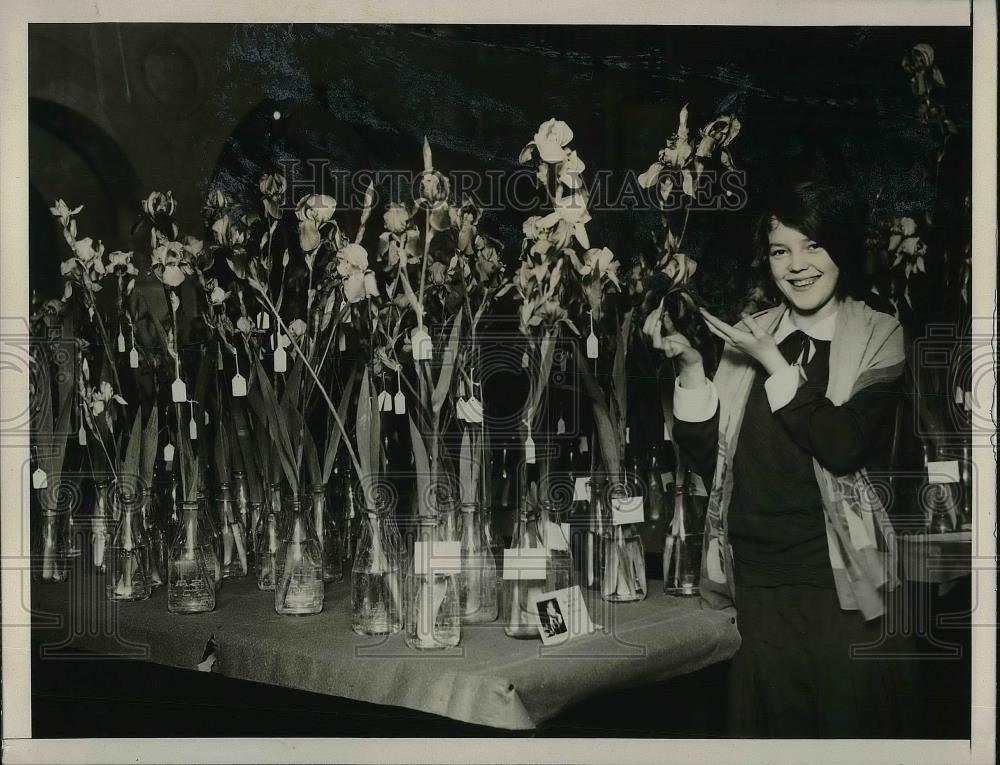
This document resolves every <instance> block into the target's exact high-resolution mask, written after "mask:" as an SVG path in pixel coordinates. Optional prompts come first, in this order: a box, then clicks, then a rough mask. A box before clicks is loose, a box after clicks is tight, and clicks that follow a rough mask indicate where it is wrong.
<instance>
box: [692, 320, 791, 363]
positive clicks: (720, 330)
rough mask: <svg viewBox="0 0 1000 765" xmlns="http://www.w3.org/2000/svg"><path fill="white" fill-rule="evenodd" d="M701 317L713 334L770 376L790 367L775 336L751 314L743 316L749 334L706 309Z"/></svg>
mask: <svg viewBox="0 0 1000 765" xmlns="http://www.w3.org/2000/svg"><path fill="white" fill-rule="evenodd" d="M701 315H702V316H703V317H705V323H706V324H707V325H708V328H709V330H710V331H711V332H712V334H714V335H716V336H717V337H721V338H722V339H723V340H725V341H726V342H727V343H729V344H730V345H732V346H733V347H735V348H738V349H739V350H741V351H743V352H744V353H745V354H747V355H748V356H750V357H751V358H752V359H754V360H756V361H757V362H758V363H759V364H760V365H761V366H762V367H764V369H765V370H766V371H767V373H768V374H769V375H773V374H774V373H775V372H778V371H780V370H781V369H783V368H785V367H787V366H788V362H787V361H785V357H784V356H782V355H781V351H780V350H778V344H777V343H776V342H775V341H774V336H773V335H772V334H771V333H770V332H767V331H765V330H764V329H763V328H761V326H760V325H759V324H758V323H757V320H756V319H754V317H753V316H751V315H750V314H748V313H744V314H741V315H742V317H743V323H744V324H745V325H746V327H747V329H749V330H750V331H749V332H747V331H746V330H743V329H737V328H736V327H731V326H729V325H728V324H726V322H724V321H722V320H721V319H717V318H715V317H714V316H712V314H710V313H709V312H708V311H706V310H705V309H704V308H702V309H701Z"/></svg>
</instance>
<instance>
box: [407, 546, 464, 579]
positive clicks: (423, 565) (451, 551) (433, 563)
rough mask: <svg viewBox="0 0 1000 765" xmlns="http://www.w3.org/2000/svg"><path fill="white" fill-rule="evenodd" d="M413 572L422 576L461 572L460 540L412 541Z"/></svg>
mask: <svg viewBox="0 0 1000 765" xmlns="http://www.w3.org/2000/svg"><path fill="white" fill-rule="evenodd" d="M413 572H414V573H415V574H418V575H422V576H430V575H431V574H461V573H462V544H461V542H441V541H430V542H423V541H416V542H414V543H413Z"/></svg>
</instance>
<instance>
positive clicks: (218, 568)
mask: <svg viewBox="0 0 1000 765" xmlns="http://www.w3.org/2000/svg"><path fill="white" fill-rule="evenodd" d="M198 504H199V505H200V507H201V512H202V523H203V524H204V526H205V529H206V531H207V532H208V536H209V539H210V540H211V542H212V554H213V556H214V557H213V558H212V560H211V563H212V572H213V575H214V576H215V588H216V589H218V588H219V587H220V586H221V585H222V533H221V531H220V530H219V524H218V523H216V521H215V518H214V517H213V513H212V512H211V511H210V509H209V504H208V494H206V493H205V492H204V491H199V492H198Z"/></svg>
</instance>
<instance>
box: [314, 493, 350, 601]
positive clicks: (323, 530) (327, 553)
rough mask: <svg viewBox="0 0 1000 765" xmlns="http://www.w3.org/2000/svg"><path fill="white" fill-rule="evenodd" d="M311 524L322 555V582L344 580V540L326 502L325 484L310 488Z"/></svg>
mask: <svg viewBox="0 0 1000 765" xmlns="http://www.w3.org/2000/svg"><path fill="white" fill-rule="evenodd" d="M311 509H312V523H313V528H314V529H316V536H317V537H318V538H319V546H320V550H321V551H322V553H323V581H324V582H328V583H334V582H339V581H341V580H342V579H343V578H344V540H343V538H342V537H341V535H340V527H339V526H338V525H337V521H336V518H335V517H334V514H333V513H332V512H331V511H330V505H329V503H328V502H327V486H326V484H325V483H321V484H316V485H315V486H313V487H312V508H311Z"/></svg>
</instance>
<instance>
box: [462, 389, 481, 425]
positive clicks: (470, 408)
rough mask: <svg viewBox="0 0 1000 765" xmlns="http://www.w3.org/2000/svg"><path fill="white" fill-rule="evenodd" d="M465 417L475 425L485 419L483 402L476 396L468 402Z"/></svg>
mask: <svg viewBox="0 0 1000 765" xmlns="http://www.w3.org/2000/svg"><path fill="white" fill-rule="evenodd" d="M465 419H466V420H468V421H469V422H471V423H473V424H474V425H478V424H479V423H481V422H482V421H483V402H482V401H480V400H479V399H478V398H476V397H475V396H473V397H472V398H470V399H469V400H468V401H467V402H466V410H465Z"/></svg>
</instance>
